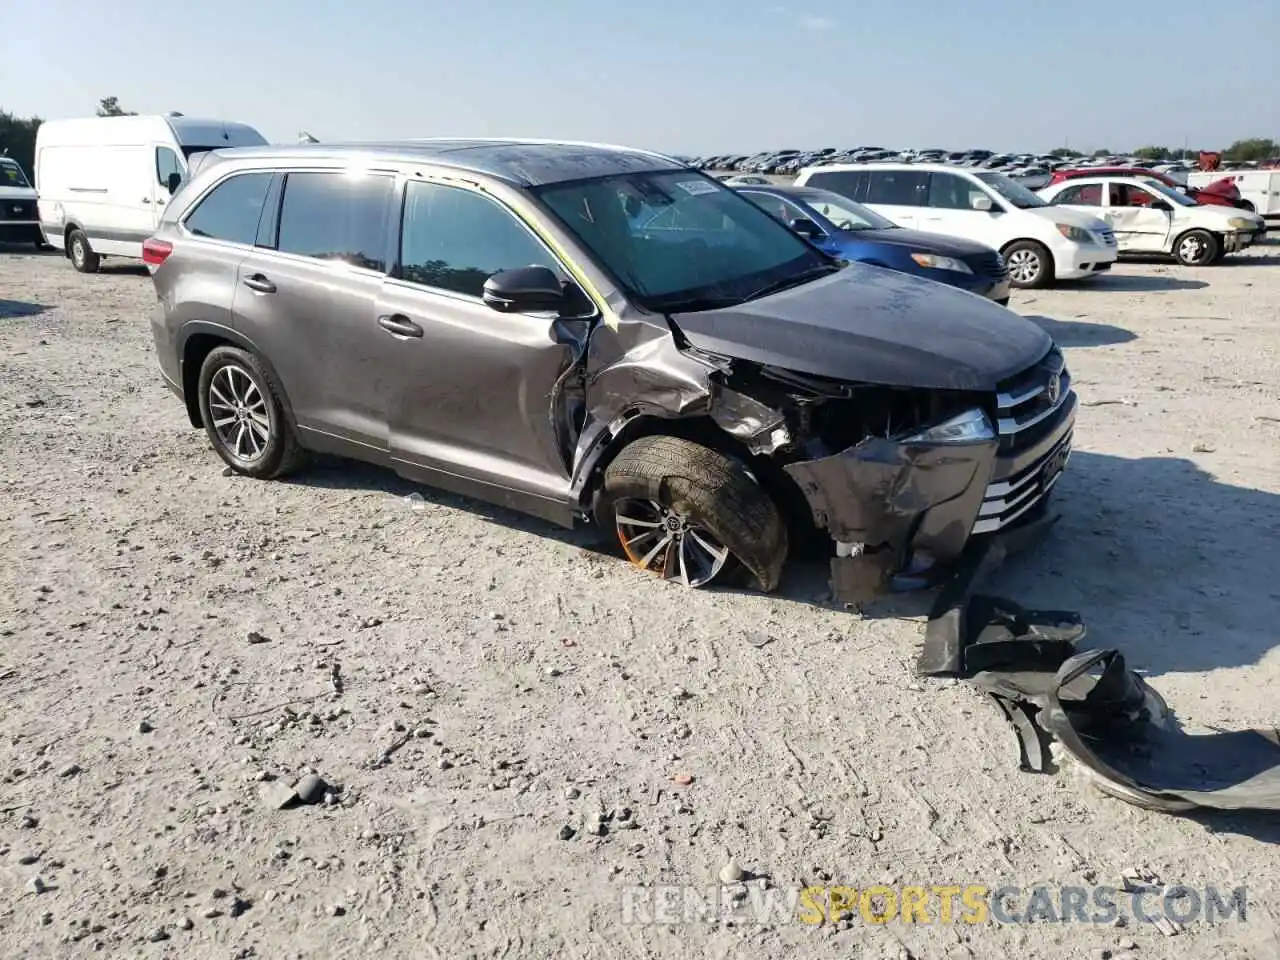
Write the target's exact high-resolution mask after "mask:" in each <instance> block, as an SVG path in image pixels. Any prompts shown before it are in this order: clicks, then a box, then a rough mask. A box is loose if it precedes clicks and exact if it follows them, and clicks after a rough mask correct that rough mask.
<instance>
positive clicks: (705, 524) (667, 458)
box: [597, 436, 787, 591]
mask: <svg viewBox="0 0 1280 960" xmlns="http://www.w3.org/2000/svg"><path fill="white" fill-rule="evenodd" d="M597 518H598V520H599V521H600V524H601V526H602V527H604V528H605V529H607V530H610V531H612V533H613V535H614V536H616V537H617V541H618V545H619V546H620V547H621V548H622V552H623V553H624V554H625V555H626V557H627V559H628V560H630V561H631V562H632V563H633V564H635V566H637V567H638V568H640V569H641V570H647V571H649V572H650V573H654V574H657V575H658V576H661V577H664V578H666V579H669V580H675V581H677V582H678V583H681V584H683V585H684V586H686V587H694V588H696V587H705V586H710V585H711V584H713V583H723V582H726V581H727V580H728V579H729V578H731V577H732V576H733V575H734V573H735V572H740V571H741V570H743V569H745V570H746V571H748V572H749V573H750V574H751V575H752V578H753V579H754V580H755V582H756V585H757V586H758V587H759V588H760V589H761V590H765V591H768V590H772V589H773V588H774V587H776V586H777V584H778V580H779V578H780V576H781V573H782V566H783V564H784V562H785V561H786V556H787V530H786V525H785V524H784V523H783V520H782V515H781V513H780V512H779V511H778V507H777V505H776V504H775V503H774V502H773V500H772V499H771V498H770V497H769V495H768V494H767V493H766V492H765V491H764V490H763V489H762V488H761V487H760V485H759V484H758V483H757V482H756V480H755V478H754V477H753V476H752V475H751V473H750V471H748V470H747V468H746V467H745V466H744V465H743V464H742V463H740V462H738V461H736V460H733V459H731V458H730V457H727V456H725V455H724V454H721V453H718V452H716V451H715V450H711V449H709V448H707V447H704V446H701V445H700V444H697V443H692V442H690V441H688V440H682V439H680V438H678V437H665V436H654V437H641V438H640V439H639V440H636V441H634V442H632V443H631V444H629V445H628V446H627V447H625V448H624V449H623V450H622V452H621V453H619V454H618V456H617V457H616V458H615V459H614V460H613V462H612V463H610V464H609V466H608V468H607V469H606V470H605V475H604V488H603V490H602V495H601V499H600V504H599V507H598V510H597Z"/></svg>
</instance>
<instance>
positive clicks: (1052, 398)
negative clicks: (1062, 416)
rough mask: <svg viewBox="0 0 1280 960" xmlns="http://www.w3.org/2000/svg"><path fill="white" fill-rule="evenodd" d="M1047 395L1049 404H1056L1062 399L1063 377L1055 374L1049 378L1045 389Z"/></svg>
mask: <svg viewBox="0 0 1280 960" xmlns="http://www.w3.org/2000/svg"><path fill="white" fill-rule="evenodd" d="M1044 392H1045V396H1046V397H1048V398H1049V406H1054V405H1056V404H1057V402H1058V401H1059V400H1060V399H1062V377H1061V376H1059V375H1058V374H1056V373H1055V374H1053V376H1051V377H1050V378H1049V383H1048V385H1047V386H1046V387H1045V389H1044Z"/></svg>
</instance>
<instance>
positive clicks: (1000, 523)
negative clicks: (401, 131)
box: [145, 140, 1077, 599]
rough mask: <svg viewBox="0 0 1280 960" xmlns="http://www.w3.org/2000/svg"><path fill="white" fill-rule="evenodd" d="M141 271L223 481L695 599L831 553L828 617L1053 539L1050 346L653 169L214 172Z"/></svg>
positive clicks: (651, 162) (679, 171)
mask: <svg viewBox="0 0 1280 960" xmlns="http://www.w3.org/2000/svg"><path fill="white" fill-rule="evenodd" d="M641 224H643V226H641ZM145 253H146V259H147V262H148V263H150V264H151V265H152V266H154V268H155V270H154V273H153V275H152V278H153V281H154V283H155V288H156V292H157V301H156V304H155V307H154V312H153V315H152V331H153V333H154V338H155V344H156V350H157V356H158V359H159V364H160V369H161V371H162V373H163V376H164V378H165V380H166V381H167V382H168V384H169V385H170V386H171V387H172V389H173V390H174V391H175V392H176V393H177V394H178V395H179V396H180V397H181V398H182V400H183V402H184V405H185V408H186V412H187V415H188V417H189V418H190V422H191V424H192V426H194V427H203V428H204V430H205V431H206V433H207V435H208V437H209V440H210V442H211V444H212V446H213V448H214V450H215V451H216V452H217V454H218V456H219V457H221V458H222V459H223V460H224V461H225V462H226V463H227V465H228V466H229V467H230V468H231V469H232V470H234V471H235V472H237V473H240V474H244V475H247V476H251V477H257V478H262V479H267V478H272V477H276V476H281V475H283V474H285V473H287V472H288V471H289V470H291V469H292V468H294V467H296V466H297V465H298V463H299V458H300V456H301V454H302V451H303V450H304V449H305V450H317V451H326V452H329V453H335V454H341V455H346V456H350V457H353V458H356V459H360V460H367V461H371V462H373V463H377V464H383V465H386V466H389V467H392V468H393V469H395V470H396V471H397V472H399V473H401V474H403V475H405V476H407V477H410V478H412V479H415V480H418V481H421V482H424V483H427V484H431V485H434V486H438V487H442V488H444V489H447V490H452V491H455V492H459V493H463V494H466V495H469V496H475V497H478V498H481V499H485V500H490V501H493V502H496V503H499V504H503V505H505V506H507V507H509V508H512V509H516V510H520V511H524V512H527V513H530V514H533V515H535V516H539V517H543V518H546V519H548V520H551V521H554V522H557V523H561V524H564V525H566V526H573V525H575V524H577V523H578V522H580V521H592V520H594V521H595V522H596V523H597V524H599V525H600V526H601V527H602V528H603V529H604V530H605V531H607V532H608V534H609V535H610V536H611V537H613V538H615V542H616V543H617V544H618V547H619V548H620V550H621V551H622V552H623V553H625V554H626V556H627V557H628V558H629V559H630V560H631V561H632V562H633V563H634V564H635V565H636V566H637V567H639V568H641V569H644V570H648V571H651V572H653V573H655V574H657V575H659V576H663V577H667V578H670V579H673V580H676V581H677V582H680V583H683V584H685V585H686V586H690V587H698V586H703V585H706V584H711V583H716V582H719V581H722V580H724V579H725V578H727V577H729V576H731V575H732V573H733V572H734V571H735V569H739V570H745V571H746V572H747V573H748V574H750V576H751V578H752V579H753V580H754V582H755V583H756V584H757V585H758V586H759V587H761V588H762V589H766V590H769V589H773V588H774V587H775V586H776V584H777V583H778V579H779V576H780V572H781V569H782V566H783V564H784V561H785V560H786V557H787V552H788V551H787V544H788V542H789V537H790V536H791V534H793V533H796V532H807V533H808V534H810V535H811V534H812V533H813V532H815V530H816V529H821V528H825V529H826V532H827V534H828V536H829V538H830V539H829V541H828V542H829V543H830V546H831V552H832V555H833V559H832V574H833V580H834V581H835V584H834V585H835V594H836V597H837V599H839V598H840V597H842V596H850V595H851V591H856V590H857V589H859V587H858V584H859V583H866V582H867V581H868V579H870V580H872V581H874V582H880V577H881V576H883V578H884V579H886V580H887V578H889V577H891V576H892V575H894V574H895V573H897V572H899V571H901V570H904V569H908V568H910V569H911V570H912V571H913V572H914V571H915V570H916V569H921V570H933V571H935V572H940V571H945V570H946V569H948V568H949V566H950V564H951V562H952V561H954V560H956V559H957V558H958V557H959V556H960V555H961V554H962V553H963V552H964V550H965V548H966V546H967V544H968V543H969V542H970V539H971V538H973V537H979V536H988V535H992V534H997V533H1001V532H1004V531H1009V530H1012V529H1013V528H1015V527H1017V526H1020V525H1022V524H1024V523H1026V522H1027V521H1029V520H1031V519H1033V518H1035V517H1036V516H1037V515H1042V514H1043V510H1044V505H1045V503H1046V500H1047V497H1048V494H1049V491H1050V489H1051V488H1052V487H1053V485H1054V484H1055V483H1056V482H1057V480H1058V478H1059V476H1060V475H1061V471H1062V468H1063V466H1064V465H1065V464H1066V462H1067V458H1068V456H1069V454H1070V450H1071V442H1072V430H1073V425H1074V421H1075V415H1076V408H1077V400H1076V396H1075V393H1074V392H1073V391H1072V389H1071V381H1070V376H1069V375H1068V373H1067V371H1066V366H1065V361H1064V359H1063V356H1062V354H1061V352H1060V351H1059V350H1058V349H1057V348H1056V347H1055V346H1054V344H1053V341H1052V340H1051V339H1050V337H1049V336H1048V334H1046V333H1045V332H1044V331H1043V330H1042V329H1041V328H1040V327H1038V326H1037V325H1035V324H1033V323H1031V322H1030V321H1027V320H1024V319H1023V318H1022V317H1020V316H1018V315H1017V314H1015V313H1013V312H1012V311H1009V310H1006V309H1003V308H1001V307H998V306H996V305H995V304H992V303H988V302H985V301H984V300H982V299H981V298H979V297H975V296H970V295H968V294H965V293H962V292H960V291H957V290H953V289H950V288H948V287H945V286H943V285H942V284H938V283H931V282H928V281H926V280H922V279H920V278H919V277H912V276H906V275H903V274H900V273H895V272H894V271H891V270H884V269H880V268H874V267H868V266H865V265H863V264H859V263H845V262H843V261H840V260H837V259H835V258H833V257H830V256H828V255H827V254H825V253H823V252H822V251H820V250H818V249H817V248H816V247H814V246H813V245H812V244H809V243H807V242H805V241H804V240H803V239H801V238H800V237H797V236H796V235H795V234H794V233H792V232H791V231H790V230H788V229H787V228H786V227H784V226H783V225H782V224H779V223H778V222H777V221H776V220H774V219H773V218H772V217H770V216H769V215H768V214H766V213H765V212H764V211H762V210H761V209H760V208H759V207H757V206H755V204H753V203H751V202H750V201H749V200H747V199H746V198H745V197H742V196H740V195H739V194H737V193H736V192H735V191H733V190H732V189H729V188H726V187H724V186H723V185H721V184H719V183H717V182H716V181H715V180H714V179H712V178H711V177H708V176H705V175H703V174H701V173H698V172H697V171H693V170H690V169H688V168H687V167H684V166H683V165H680V164H678V163H677V162H676V161H674V160H672V159H670V158H668V157H664V156H660V155H657V154H651V153H646V152H643V151H636V150H628V149H625V148H621V147H605V146H600V145H590V144H556V143H546V142H535V141H494V140H483V141H465V140H464V141H459V140H450V141H424V140H419V141H410V142H406V143H402V144H391V145H387V144H379V145H358V144H351V145H330V144H315V145H288V146H278V147H260V148H250V149H245V150H227V151H219V152H218V153H217V154H211V155H210V160H209V161H208V162H206V164H205V165H204V166H203V167H202V169H201V171H200V172H199V174H197V175H196V176H195V177H194V178H193V179H192V180H191V181H189V182H188V184H187V185H186V186H184V187H183V189H182V190H180V191H179V192H178V194H177V195H176V196H175V197H174V199H173V202H172V203H170V204H169V206H168V207H167V208H166V209H165V211H164V214H163V217H162V218H161V222H160V225H159V227H158V229H157V231H156V234H155V236H153V237H152V238H150V239H148V240H147V242H146V245H145ZM867 518H872V519H870V520H868V519H867ZM872 573H874V574H875V576H871V574H872ZM851 584H852V586H849V585H851Z"/></svg>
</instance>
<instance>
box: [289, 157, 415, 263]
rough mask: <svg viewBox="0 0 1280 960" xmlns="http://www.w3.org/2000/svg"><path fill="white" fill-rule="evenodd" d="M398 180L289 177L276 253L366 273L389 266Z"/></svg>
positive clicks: (376, 176)
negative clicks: (391, 218) (390, 222)
mask: <svg viewBox="0 0 1280 960" xmlns="http://www.w3.org/2000/svg"><path fill="white" fill-rule="evenodd" d="M394 186H395V179H394V178H393V177H391V176H389V175H386V174H367V175H363V176H351V175H350V174H347V173H345V172H334V173H290V174H289V175H288V176H286V177H285V182H284V202H283V204H282V205H281V207H280V232H279V237H278V239H277V242H276V249H278V250H280V251H281V252H282V253H294V254H298V255H300V256H304V257H314V258H316V259H317V260H339V261H341V262H343V263H347V264H350V265H351V266H353V267H363V268H364V269H366V270H385V269H386V266H387V256H386V248H387V214H388V212H389V210H390V208H391V192H392V189H393V188H394Z"/></svg>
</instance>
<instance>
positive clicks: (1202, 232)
mask: <svg viewBox="0 0 1280 960" xmlns="http://www.w3.org/2000/svg"><path fill="white" fill-rule="evenodd" d="M1040 196H1042V197H1044V199H1045V200H1047V201H1049V202H1050V203H1052V204H1053V205H1054V206H1055V208H1057V209H1061V208H1062V207H1064V206H1065V207H1069V208H1074V209H1076V210H1079V211H1080V212H1081V213H1085V214H1091V215H1093V216H1096V217H1100V218H1102V219H1103V220H1105V221H1106V222H1107V223H1108V224H1110V226H1111V229H1112V230H1113V231H1115V234H1116V238H1117V240H1118V242H1119V247H1120V252H1121V253H1163V254H1165V255H1167V256H1171V257H1174V258H1175V259H1177V261H1178V262H1179V263H1180V264H1182V265H1183V266H1186V267H1205V266H1209V265H1210V264H1213V263H1217V262H1218V261H1219V260H1221V259H1222V258H1223V257H1224V256H1225V255H1226V254H1228V253H1236V252H1238V251H1240V250H1244V249H1245V248H1246V247H1248V246H1250V245H1251V244H1252V243H1254V241H1256V240H1258V239H1260V238H1261V237H1262V235H1263V234H1264V233H1265V232H1266V224H1265V222H1264V221H1263V219H1262V218H1261V217H1259V216H1258V215H1257V214H1254V213H1250V212H1249V211H1247V210H1237V209H1236V208H1235V207H1219V206H1215V205H1211V204H1207V203H1196V202H1195V201H1194V200H1192V199H1191V198H1190V197H1188V196H1187V195H1186V194H1184V193H1180V192H1179V191H1177V190H1175V189H1173V188H1172V187H1167V186H1165V185H1164V184H1163V183H1161V182H1160V181H1159V180H1156V179H1154V178H1152V177H1105V176H1104V177H1073V178H1072V179H1070V180H1063V181H1062V182H1061V183H1055V184H1054V185H1053V186H1051V187H1045V188H1044V189H1043V190H1041V191H1040Z"/></svg>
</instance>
